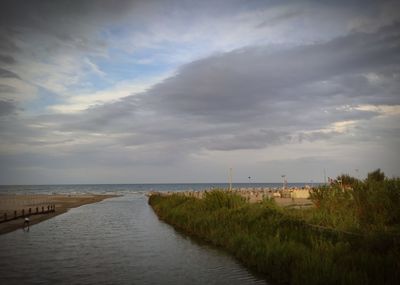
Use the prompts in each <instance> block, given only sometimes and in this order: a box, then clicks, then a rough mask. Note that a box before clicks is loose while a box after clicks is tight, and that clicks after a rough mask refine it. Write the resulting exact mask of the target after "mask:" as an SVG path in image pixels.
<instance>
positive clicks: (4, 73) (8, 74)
mask: <svg viewBox="0 0 400 285" xmlns="http://www.w3.org/2000/svg"><path fill="white" fill-rule="evenodd" d="M0 78H17V79H19V76H18V74H16V73H14V72H12V71H9V70H6V69H3V68H0Z"/></svg>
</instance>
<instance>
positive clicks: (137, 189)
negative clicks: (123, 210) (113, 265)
mask: <svg viewBox="0 0 400 285" xmlns="http://www.w3.org/2000/svg"><path fill="white" fill-rule="evenodd" d="M306 184H307V183H288V187H302V186H304V185H306ZM232 186H233V187H235V188H253V187H264V188H267V187H268V188H279V187H282V183H234V184H233V185H232ZM228 187H229V185H228V184H226V183H192V184H109V185H107V184H93V185H90V184H84V185H12V186H7V185H0V194H86V193H87V194H119V195H124V194H132V193H146V192H148V191H186V190H196V191H199V190H207V189H212V188H228Z"/></svg>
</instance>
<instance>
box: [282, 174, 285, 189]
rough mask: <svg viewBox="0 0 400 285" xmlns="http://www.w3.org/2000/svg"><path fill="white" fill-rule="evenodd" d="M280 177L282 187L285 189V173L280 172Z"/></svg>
mask: <svg viewBox="0 0 400 285" xmlns="http://www.w3.org/2000/svg"><path fill="white" fill-rule="evenodd" d="M281 177H282V179H283V184H282V189H285V184H286V179H285V177H286V174H282V175H281Z"/></svg>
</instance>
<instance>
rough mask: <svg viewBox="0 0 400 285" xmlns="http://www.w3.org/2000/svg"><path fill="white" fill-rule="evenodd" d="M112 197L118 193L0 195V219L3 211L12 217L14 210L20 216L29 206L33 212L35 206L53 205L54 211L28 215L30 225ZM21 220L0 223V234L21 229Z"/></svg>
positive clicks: (2, 218) (2, 216)
mask: <svg viewBox="0 0 400 285" xmlns="http://www.w3.org/2000/svg"><path fill="white" fill-rule="evenodd" d="M113 197H118V195H95V194H93V195H64V194H63V195H56V194H55V195H41V194H33V195H0V221H3V220H4V213H7V216H8V217H13V216H14V211H17V215H18V216H20V215H21V213H22V210H24V212H25V213H29V208H31V209H32V213H35V208H36V207H38V208H39V209H41V207H44V208H45V209H47V206H49V205H55V211H54V212H50V213H43V214H42V213H39V214H32V215H30V216H29V219H30V226H32V225H35V224H38V223H40V222H43V221H46V220H48V219H51V218H54V217H56V216H58V215H61V214H64V213H66V212H68V211H69V209H72V208H77V207H80V206H83V205H87V204H92V203H97V202H101V201H103V200H105V199H108V198H113ZM23 222H24V219H23V218H17V219H12V220H8V221H6V222H2V223H0V235H2V234H6V233H9V232H13V231H15V230H18V229H22V228H23Z"/></svg>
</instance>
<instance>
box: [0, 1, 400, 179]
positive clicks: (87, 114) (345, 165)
mask: <svg viewBox="0 0 400 285" xmlns="http://www.w3.org/2000/svg"><path fill="white" fill-rule="evenodd" d="M399 92H400V2H399V1H331V2H329V1H287V2H286V1H256V0H253V1H252V0H249V1H245V0H237V1H235V0H233V1H106V0H98V1H97V0H93V1H91V0H90V1H60V0H58V1H53V0H49V1H28V0H27V1H18V0H13V1H3V2H2V8H1V11H0V134H1V136H0V184H48V183H50V184H53V183H56V184H58V183H162V182H225V181H227V176H228V169H229V168H230V167H232V168H233V176H234V181H236V182H240V181H243V182H246V181H247V180H248V179H247V177H248V176H251V177H252V181H254V182H279V181H281V174H286V175H287V178H288V181H289V182H301V181H302V182H309V181H311V180H313V181H323V179H324V174H323V172H324V169H326V173H327V176H331V177H333V176H336V175H338V174H340V173H349V174H351V175H354V176H356V175H359V176H361V177H363V176H365V174H366V173H367V172H368V171H371V170H374V169H376V168H381V169H382V170H383V171H385V173H386V174H388V175H389V176H393V175H394V176H400V155H399V150H400V94H399ZM356 169H357V170H358V171H357V170H356Z"/></svg>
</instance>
